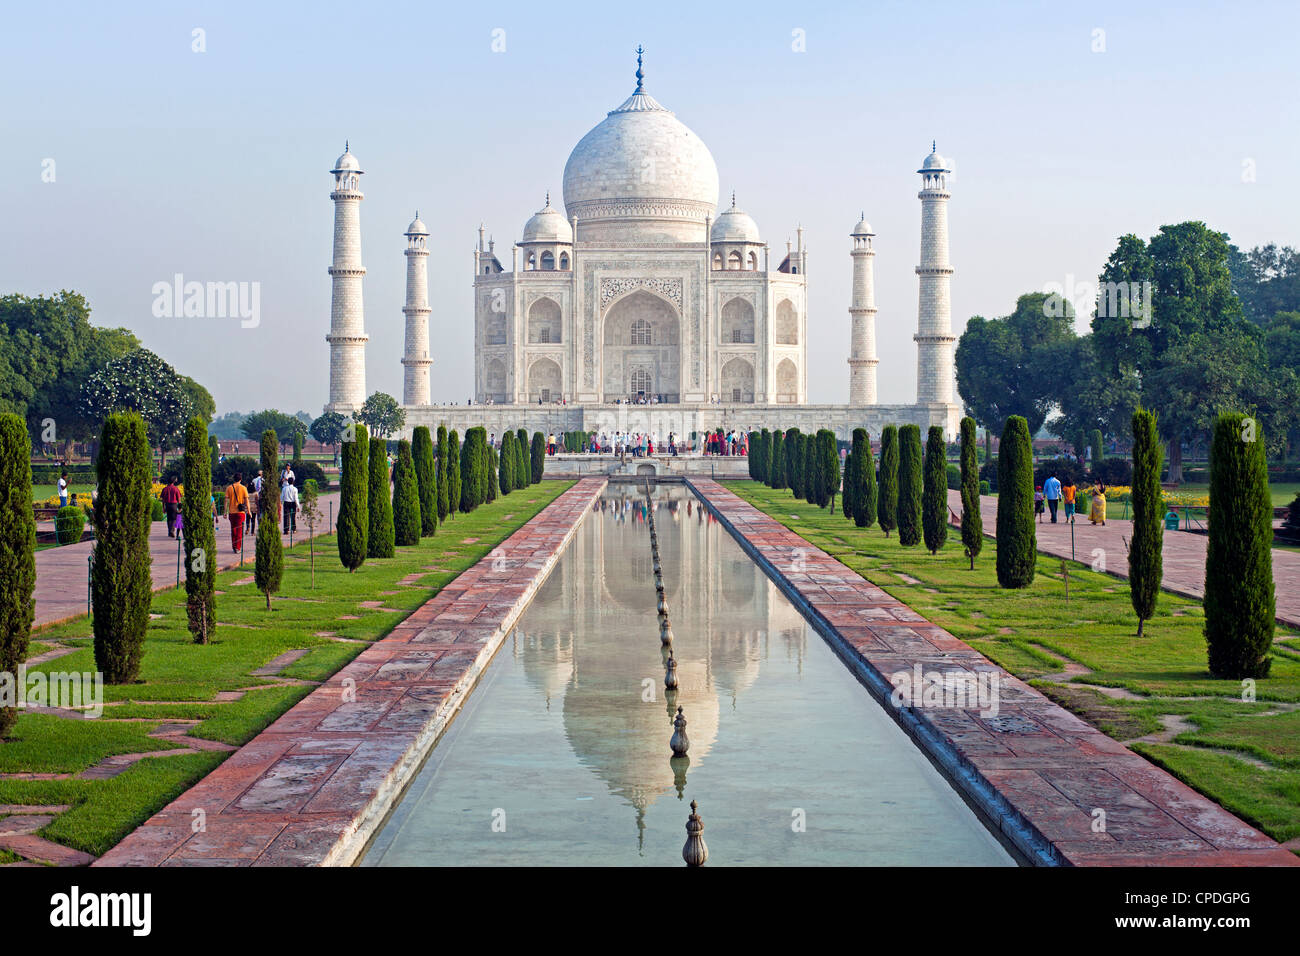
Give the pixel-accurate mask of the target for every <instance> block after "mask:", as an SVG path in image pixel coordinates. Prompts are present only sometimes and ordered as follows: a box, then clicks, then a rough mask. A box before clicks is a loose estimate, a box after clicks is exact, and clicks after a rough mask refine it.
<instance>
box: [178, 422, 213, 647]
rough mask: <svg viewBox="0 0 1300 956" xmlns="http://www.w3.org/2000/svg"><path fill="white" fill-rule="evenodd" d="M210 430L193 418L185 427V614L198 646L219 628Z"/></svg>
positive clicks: (182, 517) (183, 511) (182, 511)
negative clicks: (208, 439)
mask: <svg viewBox="0 0 1300 956" xmlns="http://www.w3.org/2000/svg"><path fill="white" fill-rule="evenodd" d="M207 438H208V426H207V425H205V424H204V423H203V419H202V418H198V417H195V418H191V419H190V420H189V422H188V423H187V424H186V426H185V464H184V472H183V478H184V480H183V482H182V484H184V486H185V497H184V498H182V499H181V525H182V535H183V536H184V548H185V613H186V615H187V617H188V620H189V628H190V633H191V634H192V635H194V643H195V644H207V643H208V641H209V640H210V639H211V637H212V635H213V633H214V632H215V631H216V628H217V597H216V587H217V535H216V531H215V529H214V528H213V524H212V469H211V456H210V454H209V452H210V451H211V450H212V449H211V446H209V445H208V442H207Z"/></svg>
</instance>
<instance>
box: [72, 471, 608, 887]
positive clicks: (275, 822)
mask: <svg viewBox="0 0 1300 956" xmlns="http://www.w3.org/2000/svg"><path fill="white" fill-rule="evenodd" d="M605 484H606V480H605V479H604V478H585V479H582V480H581V481H579V482H578V483H577V484H575V485H574V486H573V487H572V488H570V489H569V490H568V491H566V492H564V494H562V495H560V497H559V498H557V499H556V500H555V501H553V502H551V504H550V505H548V506H547V507H546V508H545V509H544V510H543V511H542V512H541V514H539V515H538V516H537V517H536V518H534V519H533V520H532V521H530V522H529V523H528V524H526V525H524V526H523V527H522V528H520V529H519V530H518V531H516V532H515V533H514V534H513V535H511V536H510V537H509V538H507V539H506V540H505V541H504V542H502V544H501V545H500V547H499V548H497V549H496V550H495V551H494V552H493V553H492V554H491V555H490V556H488V557H486V558H484V559H483V560H481V561H479V562H478V563H477V564H476V565H474V566H473V567H472V568H470V569H468V570H467V571H465V572H464V573H463V574H461V575H460V576H459V577H457V578H456V579H455V580H454V581H452V582H451V583H450V584H448V585H447V586H446V587H445V588H443V589H442V590H441V591H440V592H439V593H438V594H437V595H436V596H435V597H434V598H433V599H431V600H430V601H428V602H426V603H425V604H424V605H423V606H421V607H420V608H419V609H417V610H416V611H415V612H414V613H412V614H411V616H410V617H408V618H406V620H404V621H402V622H401V623H400V624H398V625H397V627H396V628H394V629H393V631H392V633H391V634H389V635H388V636H387V637H385V638H383V639H382V640H380V641H376V642H375V643H374V644H373V645H371V646H370V647H368V648H366V649H365V650H364V651H362V652H361V654H360V655H359V656H358V657H357V658H356V659H355V660H353V661H352V663H350V664H348V665H347V666H346V667H344V668H343V669H342V670H341V671H339V672H338V673H337V674H335V675H334V676H333V677H332V678H330V679H329V681H327V682H326V683H325V684H324V685H322V686H321V687H319V688H318V689H317V690H315V691H313V692H312V693H311V694H310V695H308V696H307V697H306V698H304V699H303V700H302V701H300V702H299V703H298V704H297V705H296V706H295V707H293V708H292V709H291V710H290V711H289V712H288V713H286V714H284V715H283V716H281V717H280V718H279V719H278V720H277V721H276V722H275V723H273V724H272V725H271V726H270V727H268V728H267V729H266V730H265V731H263V732H262V733H260V734H258V736H257V737H255V738H253V740H251V741H250V742H249V743H247V744H245V745H244V746H243V747H242V748H241V749H240V750H239V752H238V753H235V754H233V755H232V756H231V757H230V758H229V759H228V760H227V761H226V762H225V763H223V764H222V765H221V766H220V767H218V768H217V769H216V770H214V771H213V772H212V773H210V774H209V775H208V776H206V777H205V778H203V780H201V781H200V782H199V783H198V784H196V785H195V786H194V787H193V788H191V789H190V790H188V791H187V792H186V793H184V794H182V795H181V796H180V797H179V798H178V799H176V800H175V801H173V802H172V803H171V804H169V805H168V806H167V807H165V808H164V809H163V810H161V811H159V812H158V813H157V814H156V815H155V816H153V817H152V818H151V819H149V820H147V821H145V823H144V824H143V825H141V826H140V827H139V828H137V829H136V830H135V831H134V832H132V833H131V834H129V835H128V836H127V837H126V839H124V840H123V841H122V842H121V843H119V844H118V845H117V846H115V847H114V848H113V849H111V850H109V851H108V853H106V854H105V855H104V856H103V857H101V858H100V859H99V860H98V861H96V863H95V864H94V865H95V866H196V865H197V866H304V865H320V864H326V865H347V864H350V863H352V862H354V860H355V859H356V857H357V856H358V855H359V854H360V852H361V850H362V849H363V848H364V846H365V844H366V841H367V840H368V839H369V838H370V836H371V835H372V834H373V832H374V831H375V830H376V829H377V828H378V826H379V824H380V823H382V821H383V819H384V817H385V816H386V814H387V811H388V809H389V805H390V803H391V801H392V800H393V799H395V798H396V796H397V795H398V794H399V793H401V791H402V789H403V787H405V786H406V784H407V783H408V782H409V781H410V780H411V778H412V777H413V776H414V774H415V773H416V772H417V771H418V770H419V767H420V765H421V763H422V762H423V759H424V756H425V754H426V753H427V752H428V749H429V747H430V746H432V744H433V742H434V741H436V740H437V738H438V736H439V735H440V734H441V733H442V732H443V731H444V730H445V729H446V727H447V725H448V724H449V723H450V721H451V720H452V718H453V717H454V716H455V714H456V712H457V710H458V709H459V708H460V706H461V704H462V703H463V702H464V700H465V698H466V697H467V696H468V695H469V693H470V691H471V689H472V688H473V686H474V684H475V683H476V682H477V680H478V678H479V675H480V674H481V673H482V672H483V670H484V669H485V668H486V667H487V666H488V664H489V662H490V661H491V660H492V656H493V654H495V652H496V650H497V648H498V647H499V646H500V645H501V643H502V642H503V641H504V640H505V637H506V635H507V634H508V633H509V631H510V629H511V628H512V627H513V626H514V623H515V621H516V620H518V617H519V615H520V614H521V613H522V612H523V609H524V608H525V607H526V606H527V605H528V602H529V601H530V600H531V599H532V596H533V594H534V593H535V592H536V590H537V589H538V588H539V587H540V586H541V584H542V582H543V581H544V580H545V579H546V576H547V574H549V573H550V570H551V568H552V567H553V566H554V564H555V562H556V560H557V559H558V558H559V555H560V553H561V552H562V551H563V550H564V547H565V545H566V544H567V543H568V541H569V539H570V537H571V536H572V535H573V533H574V531H575V530H576V529H577V527H578V523H579V522H580V520H581V519H582V516H583V515H584V514H585V512H586V511H587V509H588V508H589V507H591V504H592V502H594V501H595V500H596V498H597V497H598V496H599V495H600V493H601V491H602V490H604V488H605ZM200 811H201V812H200Z"/></svg>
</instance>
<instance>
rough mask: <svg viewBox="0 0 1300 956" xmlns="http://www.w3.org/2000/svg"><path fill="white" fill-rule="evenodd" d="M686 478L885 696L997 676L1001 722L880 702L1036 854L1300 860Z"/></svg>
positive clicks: (967, 710)
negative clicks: (914, 681) (925, 678)
mask: <svg viewBox="0 0 1300 956" xmlns="http://www.w3.org/2000/svg"><path fill="white" fill-rule="evenodd" d="M688 483H689V484H690V485H692V486H693V487H694V488H695V490H696V492H697V493H698V494H700V495H701V496H702V497H703V498H704V499H705V500H706V501H707V502H708V504H709V506H710V507H711V508H712V509H713V510H714V512H715V514H717V515H718V517H719V518H720V520H721V521H722V522H723V523H724V525H727V526H729V527H730V528H731V529H732V530H733V532H734V533H735V534H736V535H737V538H738V539H739V540H740V543H741V546H742V547H744V548H745V550H746V551H747V552H749V553H750V555H751V556H753V557H754V558H755V560H757V561H758V562H759V564H760V566H761V567H763V569H764V571H765V572H766V573H767V574H768V576H769V577H771V578H772V579H773V580H774V581H775V582H776V583H777V585H778V586H780V587H781V588H782V590H783V591H785V593H786V594H787V596H788V597H790V599H791V600H792V601H794V603H795V604H796V606H798V607H799V608H800V609H801V610H802V611H803V612H804V614H805V615H808V616H809V617H810V619H811V620H813V622H814V624H815V625H816V626H817V628H818V630H820V631H821V632H822V633H823V634H824V635H826V636H827V637H828V638H829V639H830V640H831V641H832V644H833V645H834V646H835V647H836V649H837V650H838V651H839V652H840V653H841V655H842V656H843V657H844V658H845V660H846V661H847V662H848V663H849V665H850V667H852V668H853V669H854V671H855V673H857V674H858V676H859V677H860V678H861V679H862V680H863V681H864V683H866V684H867V686H868V687H869V688H871V689H872V691H873V693H875V694H876V695H877V696H878V697H887V695H888V694H889V693H890V691H891V690H892V689H893V685H892V684H891V682H890V677H891V676H892V675H897V674H900V673H903V674H908V673H912V672H913V668H914V667H919V668H920V669H921V671H922V672H923V673H931V672H938V673H940V674H944V673H953V672H956V673H957V674H958V675H962V676H970V677H973V676H974V675H976V674H980V673H985V674H989V675H992V674H996V676H997V678H998V690H999V694H998V712H997V714H996V715H993V714H991V713H990V714H989V715H988V716H981V711H980V708H979V707H960V706H922V705H919V704H918V705H912V706H908V705H906V704H905V705H903V706H900V707H895V706H893V705H892V704H890V703H888V700H887V699H886V701H885V707H886V709H887V710H889V712H890V713H891V715H892V716H893V717H894V718H895V720H897V721H898V723H899V724H900V725H901V726H902V727H903V728H904V729H905V730H907V731H908V733H909V734H911V735H912V737H913V738H914V739H916V740H917V742H918V743H919V745H920V746H921V747H922V749H924V750H925V751H926V752H927V753H929V754H930V755H931V757H932V758H933V759H934V760H935V761H936V762H937V763H938V764H939V765H940V766H941V767H943V768H944V769H945V770H946V771H947V773H948V775H949V776H950V777H951V778H952V779H953V780H954V781H955V782H956V783H957V785H958V786H959V787H960V788H961V789H962V790H963V791H964V792H965V793H966V795H967V796H968V797H969V798H970V799H971V800H972V801H973V802H974V803H975V805H976V806H979V807H981V808H982V809H983V810H984V812H985V813H986V814H987V815H988V816H989V817H990V818H991V819H992V820H993V821H994V825H996V826H999V827H1000V828H1001V830H1002V832H1003V833H1004V834H1006V835H1007V837H1008V838H1009V839H1010V840H1011V841H1012V842H1013V843H1014V844H1015V845H1016V846H1018V847H1019V848H1020V850H1021V852H1022V853H1024V854H1025V855H1026V856H1027V857H1028V858H1029V859H1031V860H1033V861H1034V862H1038V863H1046V864H1053V863H1055V864H1062V863H1063V864H1067V865H1075V866H1089V865H1091V866H1099V865H1100V866H1233V865H1245V866H1265V865H1268V866H1274V865H1276V866H1295V865H1300V859H1298V858H1297V857H1295V856H1293V855H1292V854H1291V853H1289V852H1287V851H1286V850H1284V849H1282V848H1281V847H1280V846H1278V844H1277V843H1275V842H1274V841H1273V840H1271V839H1269V838H1268V837H1267V836H1265V835H1264V834H1262V833H1260V832H1259V831H1257V830H1255V829H1254V828H1252V827H1250V826H1248V825H1247V824H1245V823H1243V822H1242V821H1241V820H1239V819H1237V818H1236V817H1235V816H1233V815H1232V814H1230V813H1228V812H1227V811H1226V810H1224V809H1223V808H1222V807H1220V806H1219V805H1218V804H1216V803H1214V802H1213V801H1211V800H1208V799H1207V798H1205V797H1203V796H1201V795H1200V794H1198V793H1197V792H1196V791H1194V790H1192V789H1191V788H1190V787H1188V786H1186V785H1185V784H1183V783H1181V782H1179V781H1178V780H1176V779H1175V778H1174V777H1172V776H1171V775H1169V774H1168V773H1165V772H1164V771H1163V770H1161V769H1159V768H1157V767H1155V766H1153V765H1152V764H1150V763H1148V762H1147V761H1146V760H1144V759H1143V758H1142V757H1140V756H1138V755H1137V754H1135V753H1133V752H1132V751H1130V750H1129V749H1127V748H1126V747H1125V746H1124V745H1123V744H1120V743H1118V742H1117V741H1115V740H1112V739H1111V738H1110V737H1107V736H1106V735H1105V734H1103V733H1101V732H1100V731H1098V730H1096V729H1094V728H1093V727H1091V726H1090V725H1088V724H1087V723H1085V722H1084V721H1082V720H1080V719H1079V718H1077V717H1075V716H1074V715H1073V714H1071V713H1070V712H1069V711H1067V710H1065V709H1064V708H1062V707H1059V706H1057V705H1056V704H1054V703H1052V702H1051V701H1050V700H1048V699H1047V698H1046V697H1044V696H1043V695H1042V694H1040V693H1039V692H1038V691H1037V690H1035V689H1034V688H1032V687H1030V686H1029V685H1028V684H1025V683H1024V682H1023V681H1020V680H1017V679H1016V678H1015V677H1013V676H1011V674H1009V673H1008V672H1007V671H1005V670H1003V669H1002V668H1000V667H998V666H997V665H995V664H993V663H992V662H991V661H989V660H988V659H987V658H985V657H984V656H983V655H981V654H979V653H978V652H977V651H975V650H974V649H972V648H971V647H969V646H968V645H967V644H965V643H963V642H962V641H959V640H958V639H957V638H955V637H953V636H952V635H951V634H949V633H948V632H946V631H944V630H943V629H942V628H940V627H936V626H935V625H933V624H931V623H929V622H928V621H926V620H925V619H924V618H923V617H921V616H920V615H919V614H917V613H916V612H915V611H913V610H912V609H911V608H909V607H907V606H906V605H904V604H901V603H899V602H898V601H896V600H894V599H893V598H891V597H890V596H889V595H888V594H886V593H885V592H884V591H882V590H880V589H879V588H877V587H875V586H874V585H872V584H871V583H870V582H869V581H866V580H865V579H863V578H862V577H861V576H860V575H859V574H858V573H857V572H856V571H853V570H851V569H850V568H848V567H846V566H845V565H843V564H841V563H840V562H839V561H837V560H835V559H834V558H832V557H831V556H830V555H828V554H826V553H825V552H824V551H822V550H821V549H819V548H816V547H813V546H812V545H811V544H809V543H808V542H807V541H806V540H804V539H803V538H801V537H800V536H799V535H797V534H795V533H794V532H793V531H791V530H789V529H788V528H786V527H785V526H784V525H782V524H780V523H779V522H778V521H776V520H774V519H773V518H769V517H768V516H767V515H765V514H763V513H762V512H761V511H759V510H758V509H757V508H754V507H753V506H752V505H750V504H748V503H747V502H745V501H743V500H742V499H740V498H738V497H737V496H736V495H734V494H733V493H732V492H730V491H728V490H726V489H725V488H723V487H722V486H721V485H720V484H718V483H717V482H714V481H711V480H709V479H696V478H691V479H688ZM986 520H987V519H986ZM1108 527H1109V526H1108ZM1077 531H1078V529H1076V533H1077ZM1066 532H1067V534H1068V529H1066ZM1188 537H1191V536H1190V535H1189V536H1188ZM1040 546H1041V545H1040ZM1121 547H1122V546H1121ZM1067 553H1068V552H1067ZM1121 553H1122V552H1121ZM1097 811H1103V812H1104V814H1105V816H1104V830H1102V831H1101V832H1094V829H1093V826H1094V821H1095V820H1101V819H1103V818H1102V817H1100V816H1098V814H1097Z"/></svg>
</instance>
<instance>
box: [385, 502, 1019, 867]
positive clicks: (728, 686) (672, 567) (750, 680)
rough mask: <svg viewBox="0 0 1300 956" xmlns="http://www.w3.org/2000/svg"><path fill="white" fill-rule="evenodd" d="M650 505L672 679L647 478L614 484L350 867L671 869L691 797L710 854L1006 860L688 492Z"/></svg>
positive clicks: (812, 860)
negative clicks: (681, 729)
mask: <svg viewBox="0 0 1300 956" xmlns="http://www.w3.org/2000/svg"><path fill="white" fill-rule="evenodd" d="M652 507H653V508H654V509H655V526H656V529H657V531H658V537H659V549H660V556H661V561H662V565H663V579H664V586H665V593H666V597H667V603H668V612H669V615H670V617H671V619H672V626H673V633H674V638H675V641H674V645H673V652H674V656H675V657H676V659H677V661H678V662H679V667H678V674H679V681H680V688H679V690H678V691H677V692H676V693H675V694H674V693H671V692H665V690H664V654H663V653H662V652H661V647H660V641H659V628H658V620H657V618H656V610H655V608H656V594H655V588H654V576H653V571H652V563H651V551H650V535H649V525H648V523H647V521H646V515H645V508H646V504H645V493H644V488H641V489H638V488H636V487H633V486H631V485H623V486H617V485H615V486H611V488H610V490H608V491H607V492H606V493H605V495H604V496H603V497H602V498H601V499H600V500H599V501H598V502H597V503H596V505H595V506H594V507H593V509H592V512H591V513H590V514H588V515H587V517H586V519H585V520H584V521H583V523H582V525H581V527H580V528H579V529H578V531H577V533H576V534H575V536H574V538H573V541H572V542H571V544H570V545H569V547H568V549H567V550H566V552H565V553H564V554H563V555H562V556H561V558H560V560H559V562H558V564H557V565H556V567H555V569H554V570H553V571H552V573H551V575H550V577H549V578H548V579H547V581H546V582H545V583H544V585H543V586H542V588H541V589H540V591H539V593H538V595H537V597H536V598H535V599H534V601H533V602H532V604H531V605H530V606H529V607H528V608H527V609H526V610H525V611H524V613H523V615H522V617H521V618H520V620H519V622H518V624H517V625H516V627H515V629H514V631H513V633H512V634H511V635H510V636H509V637H508V638H507V639H506V641H505V643H504V644H503V645H502V646H501V649H500V650H499V651H498V653H497V655H496V658H495V659H494V660H493V662H492V664H491V666H490V667H489V668H488V669H487V672H486V673H485V674H484V677H483V680H482V681H481V683H480V684H479V686H478V687H477V688H476V689H475V690H474V692H473V694H472V695H471V696H470V699H469V701H468V702H467V703H466V705H465V708H464V710H463V711H462V712H461V713H460V714H459V715H458V716H457V717H456V719H455V721H454V723H453V725H452V727H451V729H450V730H449V731H448V733H447V734H446V735H445V736H444V737H443V739H442V740H441V741H439V743H438V744H437V746H436V747H435V748H434V750H433V752H432V753H431V754H430V755H429V758H428V761H427V762H426V763H425V765H424V767H423V768H422V770H421V771H420V773H419V774H418V776H417V777H416V779H415V780H414V781H413V782H412V784H411V787H410V788H409V789H408V791H407V793H406V795H405V797H404V799H403V800H402V802H401V803H400V804H399V805H398V806H397V807H396V808H395V810H394V811H393V813H392V815H391V816H390V817H389V819H388V820H387V822H386V823H385V824H384V826H383V827H382V828H381V830H380V832H379V833H378V834H377V835H376V837H375V839H374V841H373V843H372V845H371V847H370V849H369V851H368V852H367V854H366V856H365V858H364V859H363V861H362V865H365V866H439V865H497V866H545V865H611V866H647V865H649V866H681V865H683V864H682V855H681V853H682V845H683V844H684V843H685V840H686V829H685V825H686V818H687V816H688V815H689V813H690V808H689V804H690V802H691V801H692V800H695V801H698V803H699V812H700V815H701V817H702V819H703V821H704V827H705V829H704V834H703V835H704V839H705V842H706V843H707V844H708V847H709V861H708V865H709V866H743V865H800V864H802V865H909V864H936V865H972V866H990V865H1012V863H1013V861H1012V859H1011V857H1010V856H1009V855H1008V854H1007V852H1006V851H1005V850H1004V849H1003V848H1002V846H1001V845H1000V844H999V843H998V842H997V840H995V839H994V838H993V836H992V835H991V834H990V833H989V832H988V830H987V829H986V828H985V827H984V826H983V825H982V824H981V823H980V821H979V820H978V819H977V818H976V816H975V814H974V813H973V812H972V811H971V810H970V808H969V807H967V806H966V805H965V803H963V802H962V800H961V798H960V797H959V796H958V795H957V794H956V793H955V792H954V791H953V789H952V787H951V786H950V785H949V784H948V783H947V781H946V780H944V778H943V777H942V776H941V775H940V774H939V773H938V771H936V770H935V769H934V768H933V767H932V766H931V764H930V763H929V762H928V761H927V760H926V758H925V757H924V756H923V755H922V754H921V753H920V752H919V751H918V750H917V749H916V747H915V745H914V744H913V743H912V742H911V741H910V740H909V739H908V738H907V736H906V735H905V734H904V733H903V732H902V731H901V730H900V729H899V728H898V727H897V726H896V725H895V724H894V722H893V721H892V720H891V719H890V717H889V716H888V715H887V714H886V713H885V712H884V711H883V710H882V708H881V705H880V704H878V703H877V702H876V701H875V700H874V699H872V698H871V696H870V695H869V694H868V693H867V691H866V690H865V689H864V688H863V687H862V686H861V685H860V684H859V683H858V682H857V680H856V679H855V678H854V677H853V676H852V675H851V674H850V672H849V670H848V669H847V667H846V666H845V665H844V664H843V663H842V662H841V661H840V660H839V659H838V658H837V657H836V656H835V654H834V652H832V651H831V649H830V648H829V647H828V646H827V645H826V644H825V642H824V641H823V640H822V638H821V637H820V636H819V635H818V634H817V633H816V632H815V631H814V630H813V629H812V628H811V627H810V626H809V625H808V624H807V622H806V621H805V620H804V618H803V617H802V616H801V615H800V614H799V612H798V611H796V610H795V609H794V607H793V606H792V605H791V604H790V603H789V602H788V601H787V600H786V599H785V597H784V595H782V594H781V593H780V592H779V591H778V590H777V589H776V587H775V586H774V585H773V584H772V583H771V582H770V581H769V580H768V578H767V577H766V576H765V575H764V574H763V572H762V571H761V570H759V568H758V566H757V565H755V564H754V563H753V562H752V561H751V560H750V559H749V557H748V556H747V555H746V554H745V553H744V552H743V551H741V549H740V547H739V545H738V544H737V543H736V542H735V541H734V540H733V539H732V537H731V536H730V535H729V534H728V533H727V531H726V530H725V529H724V528H723V527H722V526H721V525H719V524H718V523H717V522H716V521H715V520H714V519H713V518H712V517H711V516H710V515H709V514H708V513H707V512H706V511H705V510H704V509H702V508H701V507H700V505H699V502H698V501H697V500H696V499H695V498H694V496H693V495H692V494H691V493H690V492H689V490H687V489H686V488H684V487H682V486H672V485H660V486H658V487H656V488H655V489H654V491H653V505H652ZM678 706H680V707H681V708H682V710H683V713H684V715H685V717H686V719H687V721H688V724H687V727H686V731H687V734H688V736H689V738H690V751H689V755H688V757H687V758H684V759H674V758H673V757H672V753H671V751H670V749H669V745H668V742H669V738H670V737H671V736H672V733H673V726H672V719H671V715H672V714H674V713H675V711H676V708H677V707H678Z"/></svg>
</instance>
